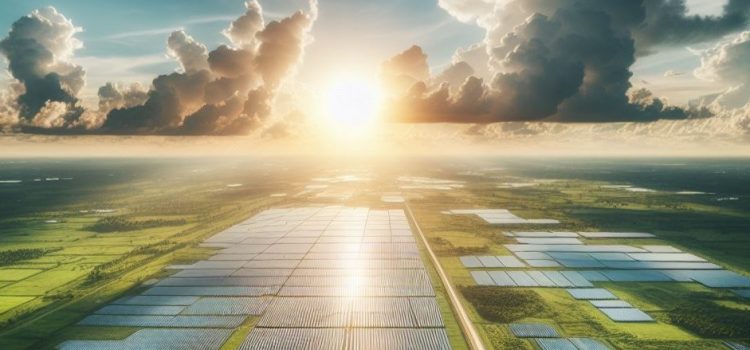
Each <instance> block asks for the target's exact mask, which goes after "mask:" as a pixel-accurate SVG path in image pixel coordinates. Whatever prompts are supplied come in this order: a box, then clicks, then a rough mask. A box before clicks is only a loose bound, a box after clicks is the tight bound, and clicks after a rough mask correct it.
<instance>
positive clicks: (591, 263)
mask: <svg viewBox="0 0 750 350" xmlns="http://www.w3.org/2000/svg"><path fill="white" fill-rule="evenodd" d="M557 262H558V263H560V265H563V266H565V267H571V268H577V269H584V268H598V267H604V265H603V264H602V263H600V262H599V261H597V260H594V259H588V260H571V259H557Z"/></svg>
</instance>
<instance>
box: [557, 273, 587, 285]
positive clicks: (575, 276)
mask: <svg viewBox="0 0 750 350" xmlns="http://www.w3.org/2000/svg"><path fill="white" fill-rule="evenodd" d="M560 273H561V274H562V275H563V276H565V278H567V279H568V281H570V283H572V284H573V286H574V287H592V286H593V285H592V284H591V282H589V281H588V280H587V279H586V278H584V277H583V276H581V274H579V273H578V272H575V271H561V272H560Z"/></svg>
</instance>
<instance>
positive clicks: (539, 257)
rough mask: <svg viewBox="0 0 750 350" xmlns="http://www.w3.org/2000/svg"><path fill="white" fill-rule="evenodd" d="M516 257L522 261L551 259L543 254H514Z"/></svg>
mask: <svg viewBox="0 0 750 350" xmlns="http://www.w3.org/2000/svg"><path fill="white" fill-rule="evenodd" d="M515 254H516V256H517V257H519V258H521V259H524V260H529V259H532V260H550V259H552V257H551V256H549V255H547V254H545V253H539V252H517V253H515Z"/></svg>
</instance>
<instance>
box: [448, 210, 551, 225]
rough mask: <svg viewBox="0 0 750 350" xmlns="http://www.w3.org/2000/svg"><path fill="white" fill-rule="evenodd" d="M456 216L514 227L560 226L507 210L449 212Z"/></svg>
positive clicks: (546, 220) (547, 220)
mask: <svg viewBox="0 0 750 350" xmlns="http://www.w3.org/2000/svg"><path fill="white" fill-rule="evenodd" d="M448 213H450V214H454V215H476V216H478V217H480V218H481V219H482V220H484V221H486V222H487V223H488V224H500V225H513V224H537V225H549V224H559V223H560V221H558V220H553V219H524V218H522V217H520V216H517V215H515V214H513V213H511V212H510V211H509V210H507V209H454V210H450V211H448Z"/></svg>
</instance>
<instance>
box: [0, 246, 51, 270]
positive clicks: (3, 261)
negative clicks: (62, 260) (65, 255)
mask: <svg viewBox="0 0 750 350" xmlns="http://www.w3.org/2000/svg"><path fill="white" fill-rule="evenodd" d="M58 250H60V249H59V248H58V249H43V248H35V249H14V250H6V251H2V252H0V266H5V265H11V264H14V263H16V262H17V261H21V260H31V259H36V258H40V257H42V256H44V255H45V254H47V253H51V252H54V251H58Z"/></svg>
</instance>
